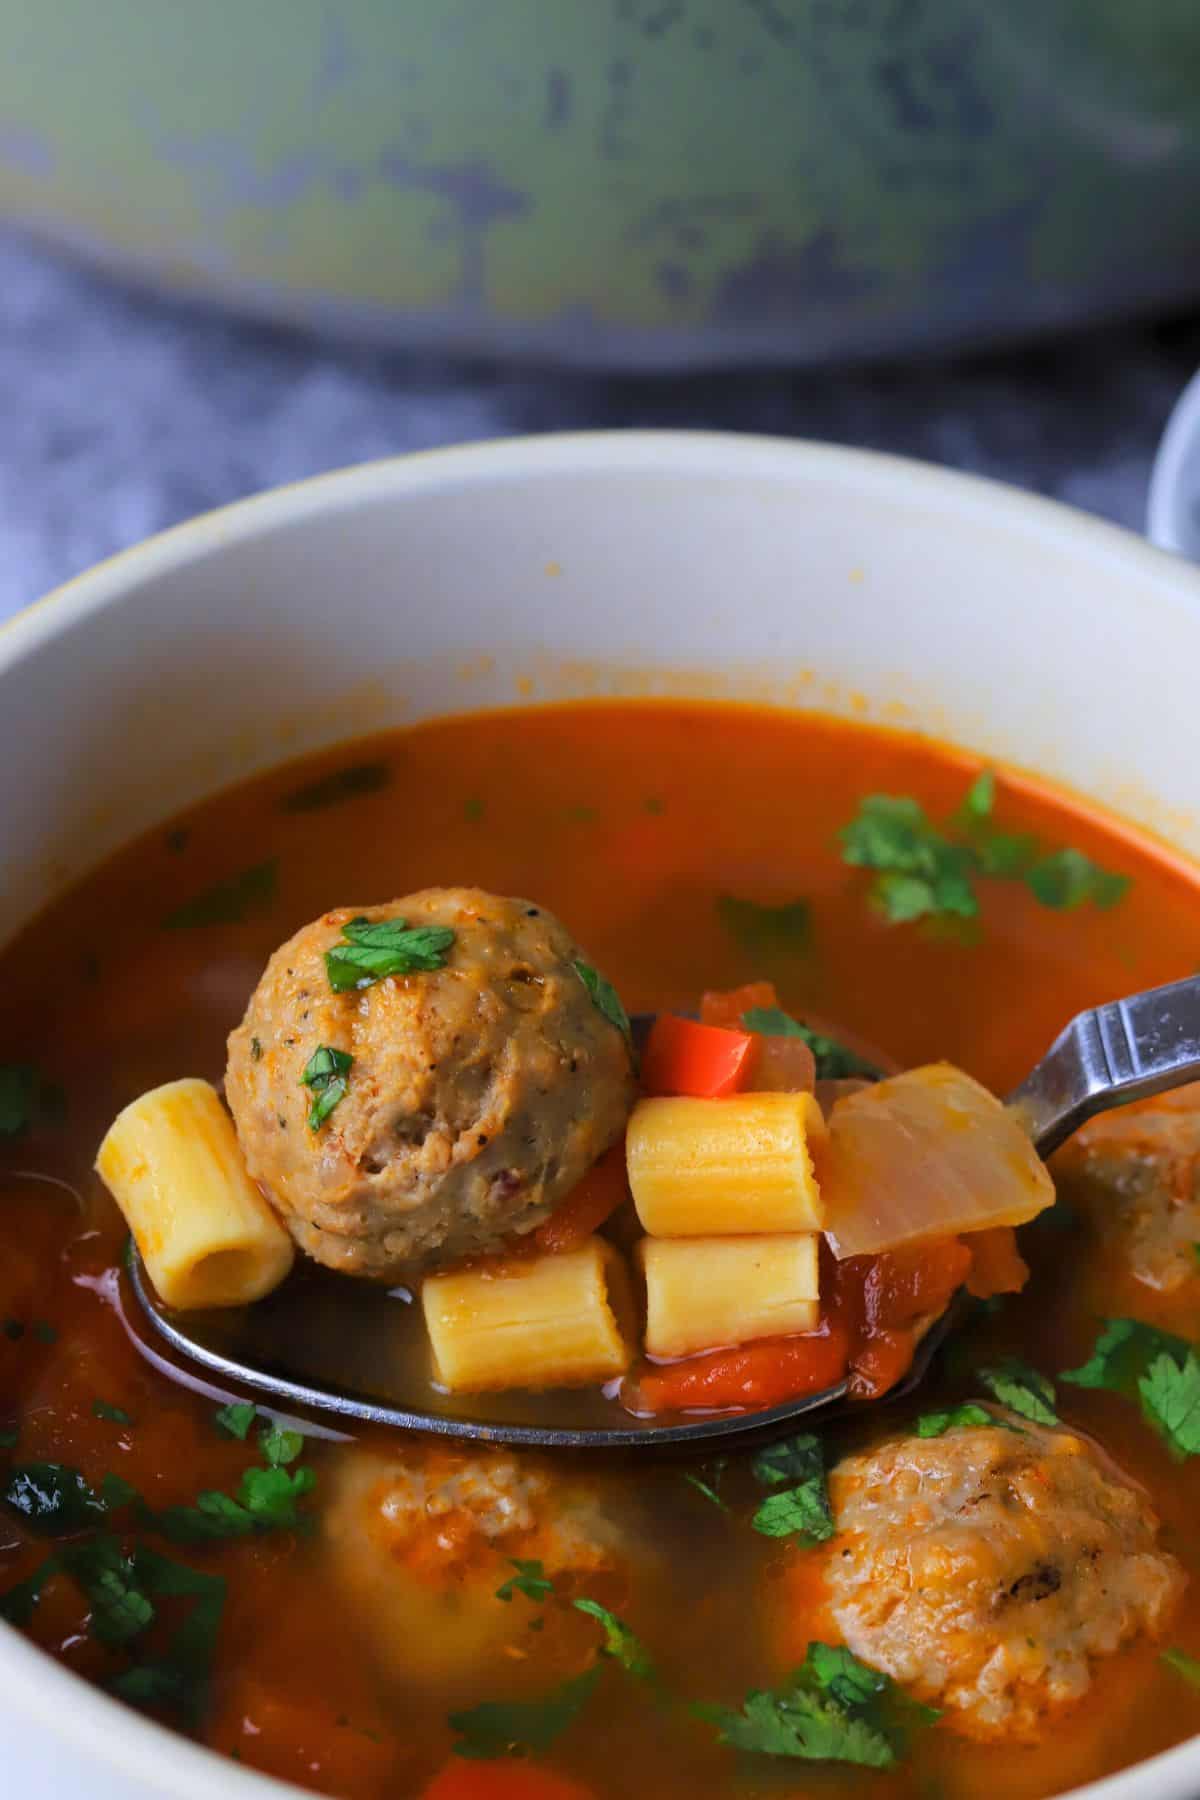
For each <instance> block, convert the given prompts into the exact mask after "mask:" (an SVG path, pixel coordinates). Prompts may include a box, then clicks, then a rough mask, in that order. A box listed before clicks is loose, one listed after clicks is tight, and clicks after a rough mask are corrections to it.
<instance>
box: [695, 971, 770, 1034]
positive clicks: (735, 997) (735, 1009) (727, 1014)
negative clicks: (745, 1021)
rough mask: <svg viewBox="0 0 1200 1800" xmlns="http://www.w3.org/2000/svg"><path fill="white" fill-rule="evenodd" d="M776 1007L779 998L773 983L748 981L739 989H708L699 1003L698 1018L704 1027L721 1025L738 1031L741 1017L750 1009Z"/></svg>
mask: <svg viewBox="0 0 1200 1800" xmlns="http://www.w3.org/2000/svg"><path fill="white" fill-rule="evenodd" d="M778 1005H779V996H778V994H777V993H776V992H775V983H774V982H773V981H748V982H747V983H746V985H745V986H744V987H740V988H728V989H726V990H724V991H720V990H718V989H716V988H713V989H710V990H709V992H708V993H707V994H705V995H704V996H703V998H702V999H701V1001H700V1018H701V1020H702V1022H703V1023H704V1024H705V1025H723V1026H725V1027H726V1028H727V1029H733V1030H738V1029H739V1028H740V1027H741V1023H742V1017H743V1015H744V1014H745V1013H748V1012H750V1011H751V1009H752V1008H754V1007H756V1006H761V1007H770V1006H778Z"/></svg>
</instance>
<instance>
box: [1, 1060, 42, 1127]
mask: <svg viewBox="0 0 1200 1800" xmlns="http://www.w3.org/2000/svg"><path fill="white" fill-rule="evenodd" d="M36 1093H37V1072H36V1070H35V1069H34V1067H33V1065H32V1063H0V1138H4V1137H19V1136H20V1134H21V1133H22V1132H23V1131H26V1130H28V1128H29V1124H30V1121H31V1119H32V1118H33V1107H34V1099H35V1096H36Z"/></svg>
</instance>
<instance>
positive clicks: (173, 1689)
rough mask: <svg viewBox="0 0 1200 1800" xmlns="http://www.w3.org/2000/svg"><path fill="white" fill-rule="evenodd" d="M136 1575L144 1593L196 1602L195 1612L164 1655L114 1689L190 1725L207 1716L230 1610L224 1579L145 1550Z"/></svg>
mask: <svg viewBox="0 0 1200 1800" xmlns="http://www.w3.org/2000/svg"><path fill="white" fill-rule="evenodd" d="M133 1575H134V1579H135V1580H136V1582H137V1583H138V1585H139V1587H140V1589H141V1591H142V1592H143V1593H145V1594H154V1595H161V1596H162V1597H163V1598H167V1599H175V1600H179V1599H187V1600H191V1602H192V1606H191V1610H190V1612H189V1613H188V1614H187V1616H186V1618H184V1620H183V1622H182V1623H181V1624H180V1625H178V1626H177V1627H176V1628H175V1630H174V1632H173V1633H172V1635H171V1638H170V1640H169V1642H168V1644H167V1648H166V1650H165V1652H164V1654H163V1655H161V1656H159V1657H156V1658H154V1659H152V1660H149V1661H146V1662H143V1663H138V1664H134V1665H133V1666H132V1667H131V1668H129V1669H126V1670H125V1671H124V1673H123V1674H121V1675H118V1676H117V1677H116V1679H115V1680H114V1681H112V1682H111V1683H110V1684H109V1686H110V1688H111V1691H112V1692H113V1693H114V1694H117V1695H119V1696H120V1698H121V1699H122V1700H126V1701H128V1702H129V1704H130V1705H131V1706H150V1707H155V1708H168V1709H170V1710H171V1711H173V1712H176V1713H178V1714H179V1715H180V1716H181V1717H182V1718H183V1720H184V1721H185V1722H186V1723H188V1724H191V1725H195V1724H198V1723H199V1721H200V1719H201V1718H202V1717H203V1714H204V1710H205V1706H206V1704H207V1699H208V1689H209V1683H210V1681H211V1676H212V1663H213V1657H214V1655H215V1653H216V1647H217V1634H218V1632H219V1630H220V1626H221V1614H222V1612H223V1610H224V1606H225V1579H224V1577H223V1576H221V1575H206V1574H202V1573H201V1571H200V1570H199V1569H190V1568H188V1566H187V1565H186V1563H179V1562H175V1561H173V1560H172V1559H171V1558H170V1557H167V1556H160V1555H159V1554H158V1552H157V1551H155V1550H148V1549H146V1548H145V1547H144V1546H139V1548H138V1549H137V1550H136V1551H135V1552H134V1556H133Z"/></svg>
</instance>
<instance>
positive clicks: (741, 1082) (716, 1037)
mask: <svg viewBox="0 0 1200 1800" xmlns="http://www.w3.org/2000/svg"><path fill="white" fill-rule="evenodd" d="M754 1049H755V1040H754V1035H753V1033H752V1032H749V1031H726V1030H723V1029H722V1028H721V1027H719V1026H716V1025H700V1024H698V1023H697V1022H696V1020H695V1019H681V1018H678V1017H677V1016H676V1015H675V1014H674V1013H660V1014H659V1016H658V1018H657V1019H656V1020H655V1021H654V1024H653V1026H652V1027H651V1030H650V1036H649V1037H648V1038H647V1040H646V1048H645V1050H644V1051H643V1053H642V1086H643V1088H644V1089H645V1091H646V1092H647V1093H648V1094H687V1095H691V1096H692V1097H693V1098H695V1099H699V1100H717V1099H720V1098H721V1097H722V1096H723V1095H725V1094H736V1093H737V1092H738V1091H739V1090H740V1089H742V1088H744V1087H745V1085H746V1080H745V1078H746V1076H747V1075H748V1074H749V1072H750V1068H751V1066H752V1062H753V1053H754Z"/></svg>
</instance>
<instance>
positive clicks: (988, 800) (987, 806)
mask: <svg viewBox="0 0 1200 1800" xmlns="http://www.w3.org/2000/svg"><path fill="white" fill-rule="evenodd" d="M995 803H996V771H995V770H994V769H982V770H981V771H980V773H979V774H978V775H977V776H976V777H975V779H974V781H973V782H972V783H971V785H970V787H969V788H968V789H967V791H966V794H965V795H964V796H963V803H962V806H961V808H960V816H961V817H962V818H964V819H969V820H972V821H975V820H979V819H990V818H991V816H992V808H993V806H994V805H995Z"/></svg>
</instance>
